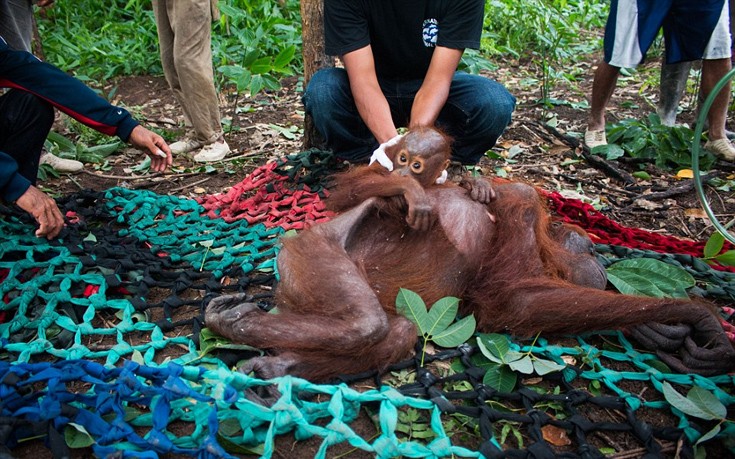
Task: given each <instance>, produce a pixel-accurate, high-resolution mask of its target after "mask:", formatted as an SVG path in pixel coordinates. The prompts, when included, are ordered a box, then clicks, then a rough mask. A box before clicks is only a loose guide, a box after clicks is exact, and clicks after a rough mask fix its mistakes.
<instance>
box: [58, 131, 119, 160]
mask: <svg viewBox="0 0 735 459" xmlns="http://www.w3.org/2000/svg"><path fill="white" fill-rule="evenodd" d="M44 146H45V148H46V151H48V152H49V153H53V154H54V155H56V156H59V157H61V158H68V159H76V160H78V161H82V162H84V163H102V162H104V160H105V158H107V157H108V156H110V155H111V154H113V153H115V152H116V151H118V150H120V149H121V148H122V146H123V143H122V142H121V141H120V140H114V141H113V142H108V143H104V144H101V145H95V146H91V147H90V146H87V145H86V144H85V143H82V142H78V143H74V142H72V141H71V140H69V139H68V138H66V137H64V136H63V135H61V134H59V133H58V132H55V131H51V132H49V135H48V137H46V141H45V143H44Z"/></svg>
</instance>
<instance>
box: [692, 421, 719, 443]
mask: <svg viewBox="0 0 735 459" xmlns="http://www.w3.org/2000/svg"><path fill="white" fill-rule="evenodd" d="M721 429H722V424H716V425H715V426H714V427H713V428H712V429H710V431H709V432H707V433H706V434H704V435H702V436H701V437H699V440H697V443H695V445H699V444H700V443H704V442H706V441H707V440H709V439H710V438H714V436H715V435H717V434H718V433H720V430H721Z"/></svg>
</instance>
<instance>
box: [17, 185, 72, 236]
mask: <svg viewBox="0 0 735 459" xmlns="http://www.w3.org/2000/svg"><path fill="white" fill-rule="evenodd" d="M15 204H16V205H17V206H18V207H20V208H21V209H23V210H25V211H26V212H28V213H29V214H31V216H33V218H35V219H36V221H37V222H38V225H39V228H38V229H37V230H36V236H38V237H45V238H46V239H53V238H55V237H56V236H58V234H59V232H60V231H61V229H62V228H63V227H64V218H63V217H62V216H61V211H60V210H59V207H58V206H57V205H56V202H55V201H54V200H53V199H51V198H50V197H49V196H48V195H47V194H46V193H44V192H43V191H41V190H39V189H38V188H36V187H35V186H33V185H31V186H30V187H28V189H27V190H26V192H25V193H23V194H22V195H21V196H20V198H18V200H17V201H15Z"/></svg>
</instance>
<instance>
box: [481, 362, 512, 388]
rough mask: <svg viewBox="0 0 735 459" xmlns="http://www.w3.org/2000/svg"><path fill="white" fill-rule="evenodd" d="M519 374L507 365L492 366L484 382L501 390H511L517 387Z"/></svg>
mask: <svg viewBox="0 0 735 459" xmlns="http://www.w3.org/2000/svg"><path fill="white" fill-rule="evenodd" d="M517 381H518V375H517V374H516V373H515V372H513V370H511V369H510V368H509V367H508V366H507V365H495V366H493V367H490V369H488V370H487V373H485V376H484V377H483V378H482V383H483V384H485V385H486V386H490V387H492V388H493V389H495V390H497V391H500V392H511V391H512V390H513V388H515V387H516V382H517Z"/></svg>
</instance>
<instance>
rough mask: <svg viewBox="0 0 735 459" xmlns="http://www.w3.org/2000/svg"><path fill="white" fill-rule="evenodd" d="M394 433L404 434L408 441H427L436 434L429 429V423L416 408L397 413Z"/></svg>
mask: <svg viewBox="0 0 735 459" xmlns="http://www.w3.org/2000/svg"><path fill="white" fill-rule="evenodd" d="M396 431H398V432H401V433H404V434H406V435H407V436H408V438H409V439H413V438H420V439H423V440H427V439H431V438H434V437H436V432H434V431H433V430H432V429H431V424H430V423H429V421H428V420H427V419H424V418H423V417H422V416H421V413H420V412H419V410H417V409H416V408H406V409H405V410H401V411H399V412H398V423H397V424H396Z"/></svg>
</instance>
